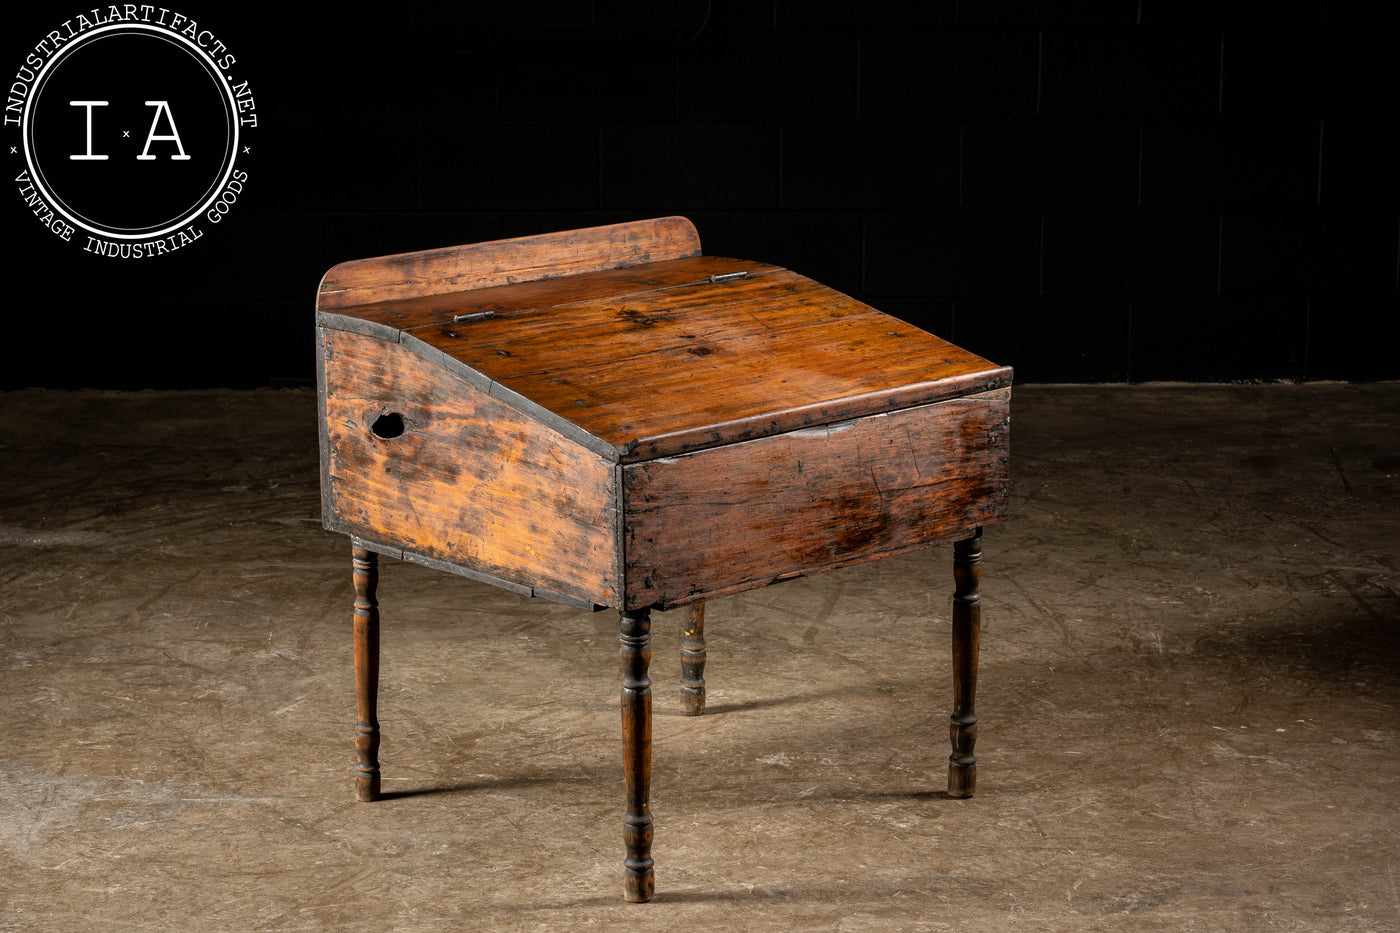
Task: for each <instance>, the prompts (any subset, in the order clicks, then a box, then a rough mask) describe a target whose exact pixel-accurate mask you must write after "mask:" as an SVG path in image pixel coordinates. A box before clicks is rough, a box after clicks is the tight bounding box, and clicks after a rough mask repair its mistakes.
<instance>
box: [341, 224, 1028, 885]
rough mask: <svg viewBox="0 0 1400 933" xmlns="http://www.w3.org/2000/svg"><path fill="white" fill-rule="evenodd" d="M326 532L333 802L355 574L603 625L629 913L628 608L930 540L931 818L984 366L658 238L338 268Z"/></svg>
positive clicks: (360, 731)
mask: <svg viewBox="0 0 1400 933" xmlns="http://www.w3.org/2000/svg"><path fill="white" fill-rule="evenodd" d="M317 348H318V358H319V366H318V376H319V388H320V392H319V396H320V403H321V482H322V486H321V488H322V507H323V517H324V522H325V525H326V527H327V528H329V529H331V530H332V531H337V532H342V533H345V534H347V535H349V536H350V537H351V540H352V547H353V549H354V582H355V630H354V631H355V668H356V686H357V697H358V706H359V711H358V712H359V718H358V724H357V726H356V730H355V733H356V749H357V766H356V767H357V778H356V793H357V796H358V797H359V798H360V799H362V800H373V799H375V798H376V797H378V796H379V792H380V791H379V781H380V778H379V763H378V760H377V750H378V744H379V727H378V723H377V720H376V709H375V695H376V691H377V682H378V647H379V610H378V603H377V597H376V592H375V591H376V587H377V582H378V569H377V566H378V565H377V557H378V555H379V554H388V555H391V556H394V557H398V558H401V559H405V560H410V561H416V562H419V563H423V564H426V565H428V566H432V567H437V568H440V569H443V570H449V571H453V572H456V573H460V574H464V575H466V576H468V577H472V578H474V579H478V580H483V581H486V582H490V583H493V584H495V585H498V586H502V587H505V588H507V589H510V590H513V591H515V592H518V593H521V594H523V595H529V596H541V597H545V598H548V599H552V600H555V601H558V602H563V603H567V604H570V605H575V606H580V607H584V608H590V609H602V608H613V609H616V610H618V611H619V614H620V618H621V646H622V649H621V650H622V724H623V748H624V753H623V765H624V777H625V786H626V807H625V813H624V818H623V819H624V841H625V845H626V850H627V855H626V861H625V879H626V883H625V893H626V897H627V899H628V900H634V901H645V900H649V899H650V898H651V896H652V893H653V890H654V884H653V866H652V859H651V838H652V816H651V812H650V807H649V790H650V771H651V682H650V679H649V677H648V673H647V671H648V666H649V663H650V657H651V636H650V613H651V610H652V609H671V608H676V607H689V612H688V614H687V621H686V623H685V629H684V631H683V633H682V648H681V650H682V681H681V697H682V706H683V709H684V711H685V712H687V713H690V714H699V713H701V712H702V711H703V709H704V700H705V681H704V665H705V636H704V606H705V603H706V601H707V600H710V599H714V598H716V597H719V596H724V595H728V594H731V593H737V592H741V591H743V590H747V589H752V588H755V587H761V586H767V585H769V584H771V583H776V582H780V581H782V580H788V579H792V578H794V577H799V576H804V575H809V574H813V573H819V572H822V571H826V570H831V569H834V568H837V567H842V566H846V565H849V564H854V563H857V562H860V561H866V560H872V559H876V558H880V557H886V556H889V555H893V554H899V553H904V552H907V551H911V550H914V549H917V548H923V547H929V546H932V545H936V544H942V543H948V542H953V543H954V567H955V571H954V576H955V584H956V591H955V596H954V602H953V655H954V658H953V670H954V707H953V716H952V725H951V735H952V745H953V754H952V757H951V758H950V762H949V778H948V782H949V783H948V790H949V793H950V795H952V796H959V797H965V796H970V795H971V794H972V792H973V787H974V775H975V770H974V760H975V759H974V758H973V753H972V749H973V741H974V738H975V734H976V721H977V719H976V715H975V713H974V712H973V698H974V693H975V687H976V672H977V644H978V629H979V609H978V579H979V566H980V560H981V528H982V526H984V525H987V524H990V523H993V522H996V521H1000V520H1002V519H1003V518H1004V517H1005V514H1006V499H1007V491H1008V467H1007V458H1008V429H1009V424H1010V386H1011V370H1010V369H1008V368H1006V367H1002V366H997V365H995V364H992V363H989V362H988V361H986V360H984V359H982V358H980V357H978V356H976V355H974V354H971V353H968V352H967V351H965V350H962V349H960V348H958V347H956V346H953V345H952V344H950V343H948V342H947V341H945V340H942V339H941V338H938V337H935V336H933V335H932V334H928V333H926V332H924V331H922V330H920V329H918V328H916V327H913V326H911V325H909V324H906V323H904V322H902V321H899V320H897V319H895V318H892V317H889V316H887V315H884V314H881V313H880V312H878V311H876V310H874V309H873V308H870V307H868V306H866V305H864V304H862V303H860V302H858V301H855V300H854V299H852V298H850V297H848V296H846V295H843V294H841V293H839V292H836V291H833V290H832V289H830V288H827V287H825V286H823V285H820V284H818V283H817V282H814V281H812V280H811V279H808V278H806V277H804V276H802V275H799V274H797V273H794V272H791V271H789V270H786V269H783V268H780V267H777V266H773V265H768V264H765V263H759V262H750V261H747V260H738V259H726V258H723V257H714V256H705V255H702V254H701V251H700V242H699V238H698V236H697V235H696V233H695V229H694V227H693V226H692V225H691V224H690V222H689V221H687V220H685V219H684V218H680V217H668V218H661V219H658V220H650V221H641V222H635V223H627V224H617V225H613V226H609V227H598V228H592V229H588V230H576V231H569V232H566V233H558V234H548V235H543V236H534V237H524V238H518V239H513V240H502V241H497V242H492V243H483V244H475V245H469V246H462V247H455V248H451V249H441V250H431V251H427V252H421V253H409V254H404V255H399V256H388V257H381V258H378V259H368V260H361V261H357V262H349V263H343V264H341V265H338V266H336V267H335V268H333V269H331V270H330V272H328V273H327V274H326V276H325V279H324V280H323V281H322V283H321V289H320V294H319V299H318V305H317Z"/></svg>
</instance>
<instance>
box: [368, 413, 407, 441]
mask: <svg viewBox="0 0 1400 933" xmlns="http://www.w3.org/2000/svg"><path fill="white" fill-rule="evenodd" d="M369 429H370V430H371V431H373V432H374V436H375V437H380V438H383V439H384V440H386V441H387V440H389V439H390V438H393V437H398V436H399V435H400V434H402V433H403V415H401V414H399V413H398V412H396V411H386V412H385V413H384V414H382V415H380V416H379V417H378V418H375V419H374V424H372V425H370V428H369Z"/></svg>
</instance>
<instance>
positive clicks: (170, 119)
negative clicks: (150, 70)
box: [68, 100, 189, 162]
mask: <svg viewBox="0 0 1400 933" xmlns="http://www.w3.org/2000/svg"><path fill="white" fill-rule="evenodd" d="M107 104H108V101H105V100H70V101H69V102H68V106H70V107H83V108H84V109H85V110H86V112H87V152H85V153H80V154H78V155H70V156H69V157H68V158H70V159H72V160H73V161H74V162H101V161H103V160H105V159H106V158H107V156H105V155H99V154H95V153H93V151H92V108H94V107H105V106H107ZM146 106H147V107H154V108H156V112H155V114H154V116H152V117H151V128H150V130H148V131H147V132H146V146H145V148H144V149H142V150H141V154H140V155H139V156H137V157H136V158H137V159H139V160H141V161H143V162H149V161H151V160H153V159H155V156H153V155H151V143H153V142H155V141H156V140H167V141H170V142H173V143H175V148H176V149H178V150H179V153H180V154H179V155H172V156H171V157H170V158H171V159H174V160H175V161H177V162H181V161H187V160H188V159H189V156H188V155H186V154H185V146H184V143H182V142H181V141H180V131H179V130H177V129H176V128H175V117H174V115H173V114H171V112H170V102H169V101H165V100H148V101H146ZM161 114H165V122H166V123H168V124H170V132H169V133H162V134H157V133H156V129H157V128H158V127H159V126H160V117H161Z"/></svg>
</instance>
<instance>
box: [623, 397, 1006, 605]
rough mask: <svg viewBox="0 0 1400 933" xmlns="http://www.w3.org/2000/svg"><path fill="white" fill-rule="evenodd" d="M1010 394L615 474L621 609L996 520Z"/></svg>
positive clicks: (721, 589) (689, 597)
mask: <svg viewBox="0 0 1400 933" xmlns="http://www.w3.org/2000/svg"><path fill="white" fill-rule="evenodd" d="M1009 412H1010V392H1009V390H1001V391H997V392H990V393H985V394H982V395H977V396H971V397H968V398H962V399H953V400H949V401H945V402H940V403H937V404H933V405H925V406H920V407H917V408H912V409H907V410H904V411H899V412H892V413H890V414H887V415H881V416H875V417H867V418H862V419H860V420H857V421H852V422H846V423H843V424H839V425H833V426H829V427H825V428H818V429H813V430H810V431H800V432H795V433H790V434H783V435H778V436H775V437H768V438H761V439H758V440H753V441H745V442H743V443H739V444H731V445H728V446H724V447H717V448H714V449H711V450H705V451H700V452H698V453H694V454H689V455H685V456H680V457H674V458H663V459H660V460H654V461H650V462H647V463H639V464H633V465H630V466H627V467H626V468H624V480H623V482H624V512H625V515H624V521H625V527H626V538H625V544H624V553H625V562H626V566H625V570H624V576H625V579H626V590H627V592H626V597H627V604H628V605H636V606H645V605H655V606H659V607H661V608H663V609H668V608H671V607H673V606H678V605H684V604H686V603H690V602H694V601H696V600H699V599H707V598H710V597H713V596H717V595H724V594H728V593H734V592H738V591H740V590H744V589H751V588H754V587H759V586H765V585H767V584H769V583H773V582H776V581H778V580H781V579H786V578H789V577H793V576H798V575H805V574H812V573H818V572H820V571H823V570H829V569H832V568H834V567H839V566H845V565H847V564H851V563H855V562H858V561H862V560H870V559H873V558H877V557H884V556H888V555H891V554H897V553H901V552H903V551H908V550H913V549H915V548H919V547H925V546H928V545H930V544H933V543H936V542H938V541H940V540H943V539H948V538H954V537H960V536H964V535H965V534H967V533H969V532H970V531H971V529H973V528H974V527H976V526H979V525H983V524H988V523H990V522H993V521H998V520H1000V519H1001V518H1003V517H1004V516H1005V512H1006V499H1007V492H1008V485H1009V482H1008V476H1009V473H1008V453H1009V444H1008V438H1007V432H1008V428H1009Z"/></svg>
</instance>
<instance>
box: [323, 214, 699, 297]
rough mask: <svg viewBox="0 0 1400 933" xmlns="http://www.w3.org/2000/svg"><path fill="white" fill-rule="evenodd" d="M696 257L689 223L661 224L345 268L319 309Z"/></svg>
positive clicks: (327, 287)
mask: <svg viewBox="0 0 1400 933" xmlns="http://www.w3.org/2000/svg"><path fill="white" fill-rule="evenodd" d="M698 255H700V237H699V235H698V234H696V232H695V227H694V225H692V224H691V222H690V221H689V220H686V219H685V218H684V217H660V218H656V219H654V220H643V221H635V222H632V223H625V224H612V225H610V226H604V227H589V228H587V229H583V230H566V231H563V232H561V233H546V234H541V235H539V236H529V237H515V238H513V239H509V240H493V241H491V242H489V243H472V244H469V245H466V246H453V247H447V248H444V249H433V250H423V251H420V252H414V253H399V254H397V255H393V256H379V257H376V258H373V259H357V260H353V261H351V262H343V263H340V264H339V265H337V266H334V267H332V268H331V269H330V270H329V271H328V272H327V273H326V274H325V275H324V276H323V277H322V279H321V286H320V289H319V293H318V299H317V307H318V308H319V309H320V310H322V311H328V310H335V309H338V308H348V307H352V306H354V305H362V304H366V303H369V302H377V301H394V300H397V299H402V298H420V297H423V296H425V295H442V294H446V293H449V292H462V291H470V290H472V289H477V288H489V287H492V286H497V285H510V284H514V283H517V282H532V281H535V280H538V279H543V278H550V277H555V276H564V275H575V274H578V273H582V272H596V271H598V270H600V269H616V268H619V267H622V266H635V265H640V264H642V263H648V262H658V261H661V260H665V259H679V258H681V257H684V256H698Z"/></svg>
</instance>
